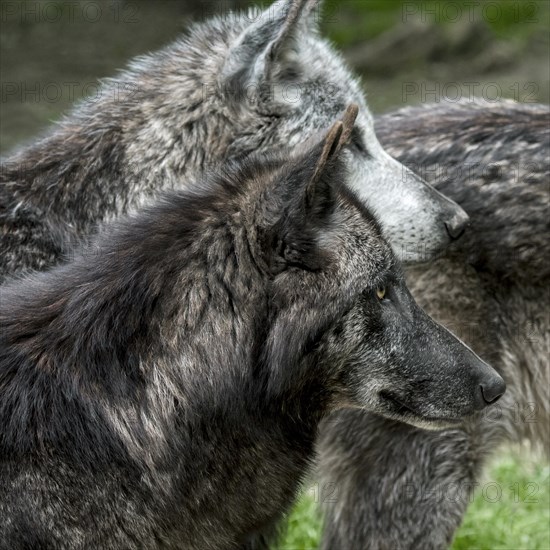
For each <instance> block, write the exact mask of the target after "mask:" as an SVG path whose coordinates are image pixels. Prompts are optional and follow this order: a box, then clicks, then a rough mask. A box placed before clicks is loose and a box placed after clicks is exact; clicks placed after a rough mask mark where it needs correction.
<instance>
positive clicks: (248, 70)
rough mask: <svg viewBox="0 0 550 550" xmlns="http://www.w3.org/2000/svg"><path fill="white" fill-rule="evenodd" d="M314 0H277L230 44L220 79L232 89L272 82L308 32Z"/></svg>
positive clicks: (315, 2)
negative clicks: (301, 36)
mask: <svg viewBox="0 0 550 550" xmlns="http://www.w3.org/2000/svg"><path fill="white" fill-rule="evenodd" d="M315 4H317V1H316V0H315V1H314V0H278V1H277V2H275V3H274V4H273V5H272V6H270V7H269V8H268V9H267V10H265V11H264V12H262V14H261V15H260V17H259V18H258V19H257V20H256V21H254V22H253V23H251V24H250V25H249V26H248V28H246V29H245V30H244V32H243V33H242V34H241V35H240V36H239V38H238V39H237V41H236V42H235V43H234V44H233V45H232V46H231V48H230V51H229V54H228V56H227V58H226V61H225V64H224V67H223V69H222V73H221V79H222V81H223V82H224V84H226V85H228V86H229V87H230V89H231V90H233V91H234V90H235V89H237V87H239V88H245V87H246V86H249V85H251V84H252V85H260V84H263V83H271V82H272V81H273V80H274V78H275V76H276V74H277V73H280V72H282V71H283V70H284V68H285V64H286V63H288V62H289V61H288V59H287V57H288V54H289V53H290V52H291V51H292V49H293V47H294V46H295V44H296V41H297V39H298V36H299V34H300V33H302V32H305V31H307V28H308V25H309V24H310V16H311V14H312V10H313V9H314V7H315Z"/></svg>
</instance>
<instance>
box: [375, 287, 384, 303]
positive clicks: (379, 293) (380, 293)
mask: <svg viewBox="0 0 550 550" xmlns="http://www.w3.org/2000/svg"><path fill="white" fill-rule="evenodd" d="M376 296H378V299H379V300H383V299H384V298H385V297H386V287H385V286H379V287H378V288H377V289H376Z"/></svg>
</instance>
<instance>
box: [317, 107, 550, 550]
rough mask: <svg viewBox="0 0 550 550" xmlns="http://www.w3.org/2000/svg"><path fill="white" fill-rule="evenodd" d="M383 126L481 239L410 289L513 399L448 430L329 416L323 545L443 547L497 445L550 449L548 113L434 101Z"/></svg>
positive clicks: (471, 236) (396, 149)
mask: <svg viewBox="0 0 550 550" xmlns="http://www.w3.org/2000/svg"><path fill="white" fill-rule="evenodd" d="M376 130H377V133H378V135H379V136H380V138H381V141H382V143H383V145H384V146H385V147H386V148H387V149H388V151H390V153H392V154H394V155H395V156H396V157H397V158H398V159H399V160H400V161H401V162H403V163H404V164H405V165H406V166H408V167H410V168H411V169H413V170H417V171H418V173H419V174H421V175H422V176H424V177H426V179H427V180H428V181H430V182H432V183H433V184H435V186H436V187H437V189H438V190H439V191H441V192H442V193H445V194H446V195H448V196H449V197H450V198H452V199H453V200H455V201H457V202H458V204H460V205H461V206H462V207H463V208H464V209H465V210H466V212H467V213H468V214H469V216H470V218H471V220H472V227H471V230H469V231H467V232H466V234H465V235H464V237H463V238H462V239H461V240H460V241H458V242H457V243H456V244H455V245H453V246H452V247H451V249H450V250H449V252H448V253H447V254H446V255H445V257H443V258H441V259H440V260H438V261H437V262H434V263H432V264H431V265H426V266H422V267H416V268H414V269H411V270H409V271H408V273H407V280H408V282H409V284H410V286H411V290H412V293H413V294H414V296H415V298H416V299H417V300H418V302H419V303H420V304H421V305H422V306H423V307H425V308H426V310H427V311H428V312H429V313H430V314H431V315H433V316H434V317H435V318H436V319H437V320H438V321H440V322H441V323H443V324H444V325H445V326H447V327H449V328H450V329H452V330H453V331H454V332H455V333H456V334H458V335H459V336H460V337H461V338H462V339H464V340H465V341H466V342H467V343H468V344H469V345H471V346H472V349H474V350H475V351H476V352H477V353H479V354H480V355H481V357H483V358H484V359H485V360H487V361H489V362H490V363H491V364H492V365H494V366H495V368H496V369H497V370H498V371H499V373H500V374H501V375H502V376H503V377H504V379H505V380H506V383H507V385H508V388H509V390H508V391H507V393H506V397H505V399H504V400H503V401H502V402H501V403H499V405H497V409H498V410H497V411H492V412H491V414H489V415H479V416H478V417H477V418H474V419H472V420H471V421H468V422H466V423H465V424H464V425H463V426H462V427H457V428H454V429H452V430H447V431H444V432H427V431H423V430H418V429H415V428H413V427H411V426H407V425H405V424H400V423H396V422H392V421H391V420H387V419H383V418H381V417H379V416H376V415H372V414H365V413H363V412H361V411H346V412H345V413H339V414H338V416H337V417H335V418H333V419H331V422H330V423H327V425H326V426H324V429H323V430H322V432H321V433H322V436H321V438H320V456H321V463H320V470H321V475H322V477H323V479H325V480H326V481H330V482H331V483H335V484H336V486H337V487H338V495H337V498H336V499H335V500H336V501H337V502H335V503H334V504H331V505H329V507H328V509H327V510H326V513H327V517H326V528H325V534H324V542H323V548H326V549H327V550H328V549H334V548H346V549H354V548H357V549H364V548H368V549H370V550H376V549H388V550H397V549H409V548H415V549H416V548H422V549H441V548H446V547H448V546H449V545H450V543H451V541H452V538H453V535H454V532H455V530H456V528H457V527H458V526H459V525H460V522H461V520H462V518H463V516H464V512H465V510H466V507H467V503H468V502H469V501H470V497H471V493H472V491H473V489H474V488H475V487H476V485H477V484H478V482H479V477H480V472H481V470H482V468H483V465H484V463H485V461H486V459H487V457H489V456H491V455H492V454H494V452H495V450H496V448H497V447H498V445H499V443H501V442H506V441H508V442H509V441H512V442H516V441H522V440H523V439H524V438H527V439H529V440H530V441H531V442H532V443H533V444H534V445H535V446H536V447H540V448H542V449H543V450H544V452H545V453H548V451H549V449H550V422H549V420H548V419H549V418H550V393H549V392H550V372H549V357H550V320H549V314H548V311H549V310H548V306H549V298H550V295H549V281H550V239H549V237H550V216H549V215H548V214H549V203H550V201H549V199H550V192H549V191H550V189H549V184H550V157H549V151H550V109H549V108H548V106H544V105H520V104H517V103H512V102H502V103H489V102H484V101H477V102H475V103H465V104H449V103H447V104H438V105H428V106H426V107H424V108H408V109H404V110H402V111H398V112H396V113H393V114H390V115H386V116H381V117H379V118H378V119H377V121H376ZM488 527H489V526H488Z"/></svg>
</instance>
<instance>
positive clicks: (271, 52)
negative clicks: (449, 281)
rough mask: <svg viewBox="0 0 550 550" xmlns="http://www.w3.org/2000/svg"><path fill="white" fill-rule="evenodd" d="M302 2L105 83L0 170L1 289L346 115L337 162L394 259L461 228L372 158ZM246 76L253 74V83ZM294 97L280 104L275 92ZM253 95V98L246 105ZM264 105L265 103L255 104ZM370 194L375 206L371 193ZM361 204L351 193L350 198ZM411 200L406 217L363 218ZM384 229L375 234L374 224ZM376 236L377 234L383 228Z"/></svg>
mask: <svg viewBox="0 0 550 550" xmlns="http://www.w3.org/2000/svg"><path fill="white" fill-rule="evenodd" d="M317 4H318V2H316V1H315V0H313V1H312V0H282V1H279V2H277V3H276V4H274V5H272V6H270V8H269V9H268V10H267V11H266V12H265V14H264V16H263V17H262V18H260V19H256V18H249V17H246V15H245V14H239V13H233V14H225V15H224V16H223V17H219V18H215V19H212V20H210V21H208V22H205V23H201V24H198V25H195V26H194V27H193V28H191V29H190V30H189V32H188V33H186V34H185V35H184V36H182V37H181V38H180V39H179V40H177V41H176V42H174V43H173V44H171V45H169V46H167V47H166V48H164V49H163V50H161V51H159V52H155V53H153V54H150V55H147V56H143V57H141V58H138V59H136V60H134V61H133V62H132V63H130V65H129V67H128V68H127V70H125V71H123V72H121V73H120V74H118V75H117V76H116V78H113V79H106V80H104V82H103V85H102V86H101V89H100V92H99V94H98V95H99V98H97V99H93V100H90V101H84V102H82V103H81V104H80V105H78V106H76V107H75V109H73V111H72V112H71V113H69V114H68V115H67V116H66V118H65V119H64V120H62V121H61V122H60V123H58V124H56V125H53V126H52V127H51V128H50V129H49V130H48V132H47V134H46V135H45V136H44V137H42V138H41V139H36V140H33V141H32V143H30V144H28V145H27V146H25V147H22V148H21V149H19V150H18V151H16V152H14V153H13V154H11V155H9V156H8V157H7V158H6V159H3V162H2V164H1V166H0V280H1V279H3V278H4V277H5V276H9V275H10V274H13V273H16V272H21V271H24V270H26V269H29V268H32V269H44V268H45V267H48V266H51V265H53V264H55V263H57V262H58V261H59V260H60V259H61V258H62V257H63V254H64V253H65V252H66V251H67V250H68V249H69V248H70V247H71V246H72V243H73V241H74V240H75V239H79V238H81V237H83V236H87V235H89V234H90V233H93V232H94V231H95V230H96V228H97V225H98V224H101V223H103V222H105V221H109V220H112V219H114V218H116V217H117V216H120V215H121V214H124V213H128V212H131V211H135V210H136V209H138V208H139V207H141V206H143V205H144V204H146V203H148V202H149V201H150V200H151V199H152V198H154V197H155V196H156V195H157V194H158V193H159V192H160V191H162V190H167V189H173V188H178V187H179V186H180V185H182V184H184V183H187V182H189V181H192V180H193V179H195V178H196V177H197V176H198V175H199V174H200V173H201V172H202V171H203V170H204V169H205V168H208V167H213V168H216V167H217V166H219V165H220V164H222V163H224V162H225V161H226V160H227V159H232V160H235V159H240V158H242V157H244V156H246V155H249V154H251V153H256V154H259V153H263V154H271V153H273V152H277V153H280V154H281V155H282V156H285V155H290V154H291V153H292V151H293V150H294V149H295V148H296V147H297V146H299V145H301V144H303V143H304V142H305V141H306V140H307V139H309V138H311V136H313V135H315V134H316V133H318V132H321V131H324V130H325V129H326V128H328V127H329V126H330V124H331V123H332V122H333V121H334V119H335V118H336V117H337V116H338V115H340V114H341V113H342V111H343V110H344V108H345V107H346V105H348V104H350V103H357V104H358V105H359V106H360V114H359V119H358V123H357V124H356V132H355V133H354V147H353V148H350V149H349V151H348V159H347V162H348V163H349V164H350V166H351V167H352V168H353V172H354V173H355V175H356V177H355V178H354V181H353V185H354V187H355V189H356V190H357V191H358V192H359V193H360V195H361V198H362V199H363V200H364V201H365V202H366V204H367V205H369V207H371V208H373V207H374V208H376V209H377V210H379V211H380V212H379V220H380V223H381V224H382V226H383V227H384V228H385V230H386V233H387V235H388V237H389V239H390V242H391V244H392V245H393V246H394V249H395V250H396V251H397V252H398V254H399V255H401V253H402V250H404V249H406V250H407V251H408V252H407V255H408V256H413V257H416V256H417V255H418V253H417V252H416V251H417V250H418V249H420V250H421V251H420V256H422V257H426V254H427V253H428V252H427V251H426V248H428V249H429V251H432V249H433V250H434V251H437V250H439V249H441V248H443V247H445V246H447V244H448V243H449V241H450V237H449V235H448V234H447V231H446V229H445V227H446V226H445V224H447V225H449V224H451V225H453V226H454V227H455V229H457V230H459V229H460V228H461V227H463V226H464V224H465V223H466V221H467V217H466V215H465V214H464V212H463V211H462V209H460V208H459V207H458V206H457V205H456V204H453V203H452V202H451V201H449V200H448V199H446V198H445V197H443V196H442V195H441V194H439V193H436V192H435V191H434V190H433V189H432V188H431V187H430V186H428V185H426V184H425V182H422V181H421V180H420V179H419V178H415V177H413V176H412V175H410V178H409V179H408V180H407V181H404V180H403V179H402V176H403V173H404V168H403V166H402V165H400V164H399V163H397V162H396V161H395V160H393V159H391V158H390V157H389V156H388V155H387V154H386V153H385V152H384V151H383V150H382V148H381V147H380V145H379V143H378V141H377V139H376V136H375V135H374V130H373V122H372V117H371V116H370V113H369V111H368V107H367V105H366V102H365V98H364V94H363V92H362V89H361V87H360V85H359V83H358V82H357V81H356V79H355V78H354V77H353V76H352V75H351V73H350V71H349V70H348V68H347V67H346V66H345V64H344V62H343V60H342V59H341V58H340V57H339V56H338V54H337V53H336V52H335V51H334V50H333V48H332V47H331V46H330V45H329V43H328V41H326V40H324V39H323V38H321V37H320V36H319V34H318V29H317V24H316V20H317V19H318V16H317V15H314V14H313V13H312V10H314V9H316V5H317ZM253 68H254V70H252V69H253ZM285 86H286V87H287V88H289V89H290V90H299V91H300V101H298V102H296V101H294V102H293V101H285V100H284V98H283V99H281V98H280V97H279V96H278V95H277V94H276V93H275V91H276V90H277V89H281V87H283V88H284V87H285ZM251 90H252V91H254V90H258V91H259V93H258V94H256V96H255V97H249V96H247V92H250V91H251ZM260 91H262V92H266V93H265V94H264V93H260ZM373 190H376V192H375V193H374V192H372V191H373ZM361 192H362V193H361ZM395 195H399V196H406V195H407V196H408V195H410V196H411V197H412V200H411V202H412V203H414V204H416V205H417V207H416V209H415V211H413V212H411V211H410V210H406V211H404V212H401V211H399V208H400V204H394V205H393V207H392V209H391V212H390V211H389V209H384V208H379V207H378V205H377V204H371V202H369V199H370V200H372V201H374V199H375V198H376V199H378V200H381V199H384V198H385V200H384V201H383V202H384V204H385V203H391V201H392V200H393V197H394V196H395ZM386 216H387V218H388V219H387V220H386V219H385V217H386ZM386 222H387V223H386Z"/></svg>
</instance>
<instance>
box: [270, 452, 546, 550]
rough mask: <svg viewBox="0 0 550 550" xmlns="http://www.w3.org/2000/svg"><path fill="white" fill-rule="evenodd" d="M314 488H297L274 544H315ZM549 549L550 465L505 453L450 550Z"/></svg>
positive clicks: (305, 547)
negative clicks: (281, 533)
mask: <svg viewBox="0 0 550 550" xmlns="http://www.w3.org/2000/svg"><path fill="white" fill-rule="evenodd" d="M314 494H315V493H314V492H313V491H311V490H309V491H305V492H304V493H303V494H302V496H301V498H300V499H299V501H298V503H297V504H296V506H295V508H294V510H293V512H292V514H291V515H290V518H289V523H288V531H287V532H286V535H285V537H284V539H283V540H282V541H281V543H280V545H279V546H278V550H312V549H315V548H317V547H318V545H319V539H320V535H321V525H322V520H321V516H320V512H319V507H318V505H317V503H316V502H315V496H314ZM548 549H550V468H549V467H548V465H543V464H542V463H540V462H532V463H528V462H525V460H523V459H520V458H519V457H517V456H514V455H506V456H504V457H503V458H501V459H500V460H498V461H497V462H496V463H495V464H494V465H493V467H492V468H491V469H490V472H489V474H488V476H487V478H486V479H484V480H483V481H481V483H480V487H479V489H478V490H477V491H476V495H475V498H474V500H473V502H472V504H471V505H470V506H469V508H468V512H467V514H466V517H465V519H464V522H463V524H462V526H461V528H460V529H459V530H458V532H457V535H456V537H455V540H454V543H453V545H452V547H451V550H548Z"/></svg>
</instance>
